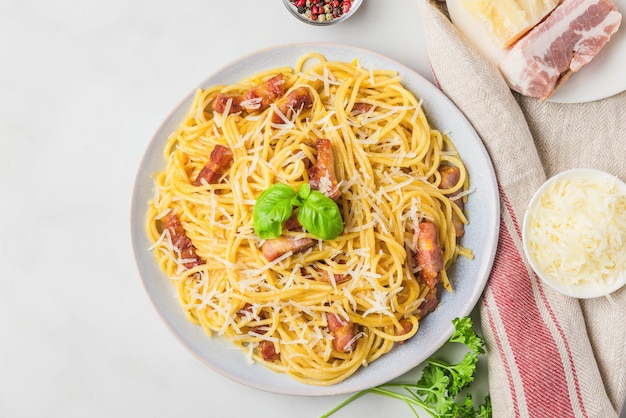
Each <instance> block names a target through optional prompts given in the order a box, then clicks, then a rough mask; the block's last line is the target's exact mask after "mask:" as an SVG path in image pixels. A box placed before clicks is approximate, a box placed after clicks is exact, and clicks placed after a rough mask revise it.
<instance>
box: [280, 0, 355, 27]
mask: <svg viewBox="0 0 626 418" xmlns="http://www.w3.org/2000/svg"><path fill="white" fill-rule="evenodd" d="M289 1H290V2H291V4H293V5H294V7H295V8H296V9H297V10H298V13H299V14H301V15H303V16H305V17H306V18H307V19H311V20H316V21H318V22H324V23H325V22H330V21H332V20H334V19H338V18H340V17H341V16H343V15H344V14H346V13H348V12H349V11H350V8H351V7H352V1H351V0H289Z"/></svg>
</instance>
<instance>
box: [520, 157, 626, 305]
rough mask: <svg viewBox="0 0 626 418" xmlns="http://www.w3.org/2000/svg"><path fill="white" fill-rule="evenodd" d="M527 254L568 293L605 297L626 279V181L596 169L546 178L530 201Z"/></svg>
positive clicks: (555, 285) (546, 279)
mask: <svg viewBox="0 0 626 418" xmlns="http://www.w3.org/2000/svg"><path fill="white" fill-rule="evenodd" d="M522 239H523V244H524V252H525V253H526V258H527V259H528V262H529V263H530V266H531V267H532V269H533V270H534V271H535V273H536V274H537V276H538V277H539V278H540V279H541V280H542V281H543V282H544V283H546V284H547V285H548V286H550V287H552V288H553V289H555V290H557V291H559V292H561V293H564V294H566V295H568V296H572V297H576V298H581V299H587V298H595V297H600V296H606V295H608V294H610V293H612V292H614V291H616V290H618V289H619V288H621V287H622V286H623V285H624V284H625V283H626V251H625V247H626V184H625V183H624V182H623V181H621V180H620V179H618V178H617V177H615V176H612V175H611V174H608V173H606V172H604V171H600V170H595V169H586V168H581V169H572V170H567V171H564V172H562V173H559V174H557V175H555V176H554V177H552V178H550V179H549V180H548V181H546V182H545V183H544V184H543V185H542V186H541V187H540V188H539V189H538V190H537V192H536V193H535V195H534V196H533V198H532V199H531V200H530V203H529V204H528V208H527V210H526V213H525V215H524V223H523V228H522Z"/></svg>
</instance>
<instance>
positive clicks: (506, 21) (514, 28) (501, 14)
mask: <svg viewBox="0 0 626 418" xmlns="http://www.w3.org/2000/svg"><path fill="white" fill-rule="evenodd" d="M462 2H463V5H464V6H465V8H466V9H467V10H468V11H469V12H470V13H471V14H472V15H473V16H474V17H476V18H477V19H478V20H479V21H480V22H481V24H482V25H483V26H484V27H485V29H486V30H487V32H488V33H489V34H490V36H491V38H492V39H493V42H494V43H495V44H496V45H497V46H499V47H500V48H506V47H508V46H510V45H511V44H513V43H514V42H515V41H516V40H518V39H519V38H520V37H521V36H522V35H524V34H525V33H526V32H527V31H528V30H530V29H531V28H532V27H533V26H535V25H536V24H537V23H539V22H540V21H541V20H542V19H543V18H544V17H546V16H547V15H548V14H549V13H550V12H551V11H552V10H553V9H554V8H555V7H556V6H558V4H559V3H560V0H462Z"/></svg>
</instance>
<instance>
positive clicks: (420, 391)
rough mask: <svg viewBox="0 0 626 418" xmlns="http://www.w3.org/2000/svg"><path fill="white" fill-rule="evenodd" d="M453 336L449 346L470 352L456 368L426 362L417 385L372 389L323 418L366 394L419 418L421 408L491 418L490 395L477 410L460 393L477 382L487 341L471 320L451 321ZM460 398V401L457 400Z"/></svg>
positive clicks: (450, 417)
mask: <svg viewBox="0 0 626 418" xmlns="http://www.w3.org/2000/svg"><path fill="white" fill-rule="evenodd" d="M452 323H453V324H454V328H455V330H454V333H453V334H452V336H451V337H450V339H449V340H448V344H450V343H460V344H463V345H465V346H466V347H467V348H468V351H467V353H466V354H465V356H464V357H463V359H462V360H461V361H460V362H459V363H457V364H448V363H446V362H444V361H441V360H437V359H435V358H429V359H428V360H426V363H427V364H426V367H425V368H424V370H423V371H422V374H421V377H420V379H419V380H418V381H417V383H416V384H404V383H387V384H384V385H380V386H377V387H374V388H371V389H366V390H363V391H361V392H357V393H356V394H354V395H353V396H351V397H350V398H348V399H346V400H345V401H344V402H342V403H341V404H339V405H337V406H336V407H335V408H333V409H332V410H330V411H328V412H327V413H325V414H324V415H322V417H321V418H327V417H329V416H331V415H332V414H334V413H335V412H337V411H338V410H339V409H341V408H343V407H344V406H346V405H347V404H349V403H350V402H352V401H354V400H356V399H357V398H360V397H361V396H363V395H365V394H367V393H375V394H378V395H383V396H388V397H390V398H395V399H399V400H402V401H404V402H406V404H407V405H408V406H409V408H411V410H412V411H413V413H414V414H415V416H416V417H418V418H419V414H418V413H417V411H416V409H415V407H416V406H417V407H420V408H422V409H423V410H424V411H426V412H428V413H429V414H430V415H431V416H433V417H436V418H488V417H491V416H492V410H491V399H490V397H489V396H488V395H487V397H486V398H485V401H484V402H483V404H481V405H478V407H477V408H476V406H475V405H474V400H473V399H472V395H471V394H470V393H468V394H466V395H465V397H463V396H460V395H459V393H460V392H461V391H462V390H463V389H465V388H467V387H468V386H469V385H470V384H471V383H472V382H473V381H474V373H475V371H476V364H477V362H478V355H479V354H483V353H484V352H485V349H484V341H483V339H482V338H480V337H479V336H478V335H477V334H476V332H475V331H474V328H473V323H472V320H471V318H469V317H463V318H456V319H454V320H453V321H452ZM392 388H396V389H397V388H400V389H404V390H405V391H406V392H407V393H408V394H403V393H399V392H397V391H394V390H392ZM458 398H461V399H458Z"/></svg>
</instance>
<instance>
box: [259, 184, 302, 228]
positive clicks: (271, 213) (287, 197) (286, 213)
mask: <svg viewBox="0 0 626 418" xmlns="http://www.w3.org/2000/svg"><path fill="white" fill-rule="evenodd" d="M296 197H297V195H296V192H295V191H294V190H293V188H291V187H289V186H287V185H286V184H282V183H276V184H273V185H272V186H270V187H269V188H268V189H267V190H265V191H264V192H263V193H261V195H260V196H259V198H258V199H257V201H256V203H255V204H254V212H253V214H252V220H253V222H254V232H255V233H256V234H257V236H258V237H259V238H261V239H271V238H276V237H279V236H280V234H282V232H283V222H285V221H286V220H287V219H289V217H291V215H292V214H293V204H294V198H296Z"/></svg>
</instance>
